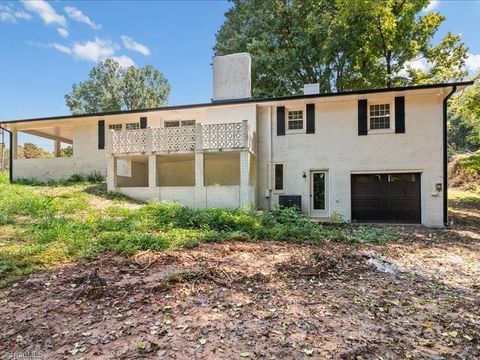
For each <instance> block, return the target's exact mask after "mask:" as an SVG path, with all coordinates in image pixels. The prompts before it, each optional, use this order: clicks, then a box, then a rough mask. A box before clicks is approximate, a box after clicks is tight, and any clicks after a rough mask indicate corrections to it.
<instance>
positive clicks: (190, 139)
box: [107, 120, 256, 154]
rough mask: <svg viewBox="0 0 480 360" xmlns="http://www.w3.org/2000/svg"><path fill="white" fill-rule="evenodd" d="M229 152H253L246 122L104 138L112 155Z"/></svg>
mask: <svg viewBox="0 0 480 360" xmlns="http://www.w3.org/2000/svg"><path fill="white" fill-rule="evenodd" d="M229 149H230V150H234V149H238V150H242V149H246V150H249V151H251V152H255V149H256V134H255V132H254V131H250V129H249V126H248V122H247V120H244V121H242V122H236V123H221V124H208V125H202V124H197V125H195V126H181V127H170V128H148V129H139V130H123V131H115V130H111V131H110V133H109V135H108V139H107V151H108V153H111V154H130V153H170V152H191V151H195V150H196V151H203V150H229Z"/></svg>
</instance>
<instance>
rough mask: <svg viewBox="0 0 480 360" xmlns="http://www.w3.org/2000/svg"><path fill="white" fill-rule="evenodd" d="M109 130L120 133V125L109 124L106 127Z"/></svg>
mask: <svg viewBox="0 0 480 360" xmlns="http://www.w3.org/2000/svg"><path fill="white" fill-rule="evenodd" d="M108 128H109V129H110V130H115V131H120V130H122V124H111V125H109V126H108Z"/></svg>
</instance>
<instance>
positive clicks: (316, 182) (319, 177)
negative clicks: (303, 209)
mask: <svg viewBox="0 0 480 360" xmlns="http://www.w3.org/2000/svg"><path fill="white" fill-rule="evenodd" d="M313 208H314V209H315V210H325V174H324V173H314V174H313Z"/></svg>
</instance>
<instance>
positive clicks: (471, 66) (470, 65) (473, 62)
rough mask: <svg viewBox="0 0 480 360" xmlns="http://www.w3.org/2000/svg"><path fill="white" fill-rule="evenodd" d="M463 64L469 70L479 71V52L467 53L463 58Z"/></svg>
mask: <svg viewBox="0 0 480 360" xmlns="http://www.w3.org/2000/svg"><path fill="white" fill-rule="evenodd" d="M465 66H466V67H467V70H468V71H469V72H477V71H480V54H476V55H474V54H468V57H467V59H466V60H465Z"/></svg>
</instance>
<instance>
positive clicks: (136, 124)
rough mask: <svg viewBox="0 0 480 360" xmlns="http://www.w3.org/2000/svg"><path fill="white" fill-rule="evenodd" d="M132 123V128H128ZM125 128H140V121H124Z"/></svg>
mask: <svg viewBox="0 0 480 360" xmlns="http://www.w3.org/2000/svg"><path fill="white" fill-rule="evenodd" d="M132 125H133V126H134V129H129V127H130V126H132ZM125 130H140V123H139V122H132V123H126V124H125Z"/></svg>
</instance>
